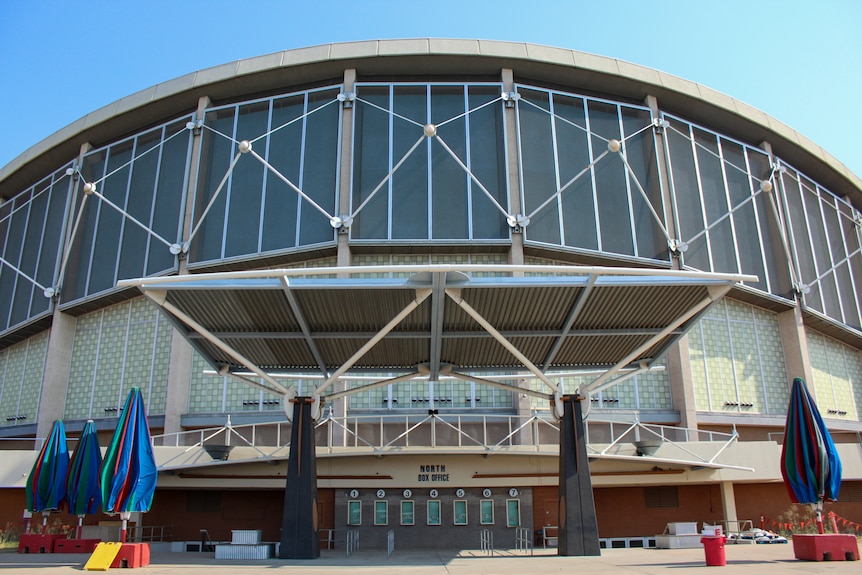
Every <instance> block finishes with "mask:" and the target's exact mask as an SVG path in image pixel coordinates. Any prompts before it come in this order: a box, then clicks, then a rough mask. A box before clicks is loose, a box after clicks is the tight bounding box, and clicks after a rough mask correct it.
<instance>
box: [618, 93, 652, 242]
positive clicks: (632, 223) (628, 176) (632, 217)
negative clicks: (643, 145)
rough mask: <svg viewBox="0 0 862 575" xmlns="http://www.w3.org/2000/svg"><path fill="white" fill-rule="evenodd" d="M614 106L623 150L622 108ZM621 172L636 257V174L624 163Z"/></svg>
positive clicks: (624, 133)
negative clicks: (634, 193) (633, 194)
mask: <svg viewBox="0 0 862 575" xmlns="http://www.w3.org/2000/svg"><path fill="white" fill-rule="evenodd" d="M615 108H616V110H617V123H618V125H619V129H620V136H621V138H622V144H623V151H625V145H626V143H625V142H626V130H625V126H624V124H623V114H622V110H621V109H620V106H619V105H616V106H615ZM623 174H624V177H625V183H626V201H627V204H628V207H629V233H630V234H631V236H632V249H633V253H634V256H635V257H638V238H637V234H636V233H635V210H634V205H633V204H632V184H631V179H632V178H635V177H637V176H636V174H635V173H634V172H632V173H631V174H630V173H629V169H628V168H627V167H626V166H625V165H623ZM647 201H648V200H647Z"/></svg>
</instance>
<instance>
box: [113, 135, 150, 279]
mask: <svg viewBox="0 0 862 575" xmlns="http://www.w3.org/2000/svg"><path fill="white" fill-rule="evenodd" d="M137 153H138V138H137V137H135V138H134V140H133V143H132V159H131V162H130V163H129V173H128V175H127V176H126V192H125V193H124V194H123V205H122V206H121V207H122V208H123V213H122V214H119V216H120V229H119V231H118V232H117V238H118V240H119V245H118V246H117V257H116V259H115V260H114V277H113V282H112V283H113V285H117V277H118V276H119V275H120V257H121V254H122V252H123V248H124V247H125V246H124V242H123V234H124V232H125V230H126V220H127V219H128V216H127V215H126V214H128V213H129V193H130V192H131V189H132V174H134V172H135V160H136V159H137ZM147 243H149V242H147ZM146 269H147V268H144V271H146ZM141 275H142V276H145V275H146V273H143V274H141Z"/></svg>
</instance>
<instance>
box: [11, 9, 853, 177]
mask: <svg viewBox="0 0 862 575" xmlns="http://www.w3.org/2000/svg"><path fill="white" fill-rule="evenodd" d="M413 37H436V38H479V39H491V40H507V41H514V42H531V43H536V44H544V45H549V46H558V47H562V48H570V49H574V50H580V51H584V52H591V53H595V54H601V55H603V56H609V57H613V58H619V59H621V60H627V61H629V62H633V63H636V64H641V65H643V66H648V67H651V68H656V69H659V70H662V71H665V72H668V73H671V74H674V75H677V76H680V77H683V78H686V79H688V80H693V81H695V82H698V83H700V84H704V85H706V86H709V87H711V88H713V89H716V90H718V91H720V92H724V93H726V94H728V95H730V96H732V97H734V98H736V99H738V100H742V101H743V102H746V103H748V104H750V105H752V106H754V107H756V108H759V109H760V110H763V111H764V112H766V113H767V114H769V115H771V116H773V117H775V118H777V119H778V120H781V121H782V122H784V123H786V124H788V125H790V126H791V127H793V128H795V129H796V130H797V131H799V132H801V133H802V134H804V135H806V136H807V137H809V138H811V139H812V140H814V141H815V142H816V143H817V144H819V145H820V146H821V147H823V148H824V149H825V150H826V151H828V152H829V153H831V154H832V155H833V156H835V157H836V158H838V159H839V160H840V161H842V162H843V163H844V164H846V165H847V166H848V167H849V168H850V169H851V170H853V171H854V172H855V173H856V174H858V175H860V176H862V143H860V138H862V113H860V108H862V1H859V0H809V1H802V0H783V1H778V0H720V1H711V2H706V1H702V0H640V1H633V0H610V1H600V0H591V1H583V0H518V1H515V0H496V1H488V0H432V1H415V0H311V1H307V0H304V1H299V0H282V1H277V0H257V1H255V0H231V1H225V0H146V1H144V0H137V1H135V0H78V1H75V2H73V1H62V0H0V69H2V74H0V126H2V135H3V137H2V138H0V166H2V165H5V164H6V163H8V162H9V161H11V160H12V159H13V158H15V157H16V156H17V155H19V154H20V153H22V152H23V151H24V150H26V149H27V148H28V147H30V146H31V145H33V144H35V143H37V142H39V141H40V140H42V139H44V138H46V137H47V136H49V135H51V134H52V133H53V132H55V131H57V130H59V129H60V128H62V127H63V126H65V125H67V124H69V123H71V122H73V121H75V120H77V119H78V118H80V117H81V116H83V115H85V114H87V113H89V112H91V111H93V110H96V109H98V108H100V107H102V106H104V105H106V104H109V103H111V102H113V101H115V100H118V99H119V98H122V97H123V96H126V95H128V94H131V93H133V92H136V91H138V90H141V89H144V88H147V87H150V86H152V85H154V84H157V83H160V82H164V81H166V80H169V79H172V78H175V77H177V76H182V75H184V74H187V73H190V72H194V71H196V70H200V69H203V68H207V67H210V66H215V65H218V64H223V63H226V62H230V61H233V60H238V59H242V58H249V57H253V56H259V55H262V54H268V53H271V52H277V51H280V50H285V49H290V48H298V47H303V46H311V45H316V44H327V43H330V42H344V41H352V40H366V39H376V38H413ZM833 191H835V192H839V193H840V190H833Z"/></svg>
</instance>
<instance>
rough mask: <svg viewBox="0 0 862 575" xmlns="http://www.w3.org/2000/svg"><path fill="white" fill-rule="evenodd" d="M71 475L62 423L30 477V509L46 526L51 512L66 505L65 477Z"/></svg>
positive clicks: (41, 453)
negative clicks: (40, 516)
mask: <svg viewBox="0 0 862 575" xmlns="http://www.w3.org/2000/svg"><path fill="white" fill-rule="evenodd" d="M68 472H69V448H68V447H67V446H66V428H65V427H63V422H62V421H61V420H59V419H58V420H56V421H55V422H54V425H53V427H51V434H50V435H49V436H48V439H47V440H46V441H45V443H43V444H42V449H41V450H40V451H39V456H38V457H37V458H36V462H35V463H33V469H31V470H30V475H29V476H28V477H27V488H26V491H27V509H29V510H30V511H41V512H42V525H43V527H44V526H45V525H46V524H47V522H48V515H49V514H50V513H51V512H52V511H59V510H60V508H61V507H62V506H63V504H64V503H65V502H66V475H67V474H68Z"/></svg>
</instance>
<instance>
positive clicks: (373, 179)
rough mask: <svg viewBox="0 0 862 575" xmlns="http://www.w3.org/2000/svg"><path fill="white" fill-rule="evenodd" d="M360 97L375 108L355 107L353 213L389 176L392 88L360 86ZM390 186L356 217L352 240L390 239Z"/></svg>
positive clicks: (352, 227) (352, 229)
mask: <svg viewBox="0 0 862 575" xmlns="http://www.w3.org/2000/svg"><path fill="white" fill-rule="evenodd" d="M357 97H358V98H360V99H362V100H367V101H368V102H370V103H372V104H374V106H370V105H367V104H364V103H363V102H360V101H357V103H356V105H355V106H354V107H353V121H354V136H353V198H352V206H351V210H352V211H353V212H355V211H356V210H357V209H358V208H359V206H361V205H362V202H364V201H365V200H366V199H367V198H368V196H369V195H371V192H372V191H374V189H375V188H377V187H378V186H379V185H380V183H381V182H382V181H383V179H384V178H385V177H386V174H388V173H389V162H390V160H389V154H390V151H389V114H387V113H386V112H385V111H384V110H388V109H389V87H387V86H360V87H358V88H357ZM375 106H379V107H380V108H383V109H382V110H381V109H379V108H377V107H375ZM388 186H389V182H387V183H385V184H383V188H382V189H380V190H378V191H377V193H376V194H375V196H374V197H373V198H372V199H371V200H369V201H368V203H367V204H366V205H365V206H364V207H363V208H362V211H361V212H359V213H358V214H356V216H355V217H354V219H353V225H352V226H351V228H350V232H351V235H352V237H354V238H361V239H372V238H374V239H381V238H386V237H388V216H389V215H388V210H389V194H388V189H389V187H388Z"/></svg>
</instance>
